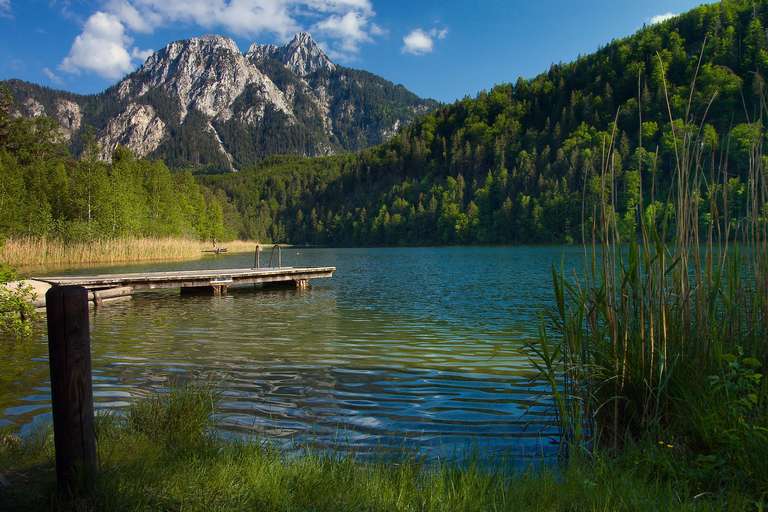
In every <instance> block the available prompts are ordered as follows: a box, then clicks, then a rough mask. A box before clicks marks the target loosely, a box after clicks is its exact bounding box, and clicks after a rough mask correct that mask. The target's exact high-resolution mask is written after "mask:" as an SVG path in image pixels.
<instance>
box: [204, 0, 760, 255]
mask: <svg viewBox="0 0 768 512" xmlns="http://www.w3.org/2000/svg"><path fill="white" fill-rule="evenodd" d="M765 27H768V2H766V1H765V0H761V1H757V2H752V1H743V0H727V1H724V2H722V3H718V4H713V5H707V6H702V7H700V8H697V9H694V10H692V11H690V12H688V13H687V14H685V15H682V16H679V17H677V18H674V19H672V20H670V21H667V22H665V23H663V24H661V25H656V26H649V27H646V28H643V29H642V30H640V31H639V32H638V33H637V34H635V35H633V36H631V37H628V38H626V39H622V40H617V41H614V42H612V43H610V44H608V45H607V46H606V47H604V48H602V49H600V50H599V51H597V52H596V53H594V54H592V55H590V56H586V57H583V58H580V59H578V60H577V61H575V62H573V63H569V64H558V65H554V66H552V67H551V68H550V69H549V71H547V72H546V73H543V74H541V75H539V76H537V77H535V78H534V79H531V80H522V79H520V80H518V81H517V82H516V83H514V84H506V85H500V86H498V87H495V88H494V89H492V90H490V91H487V92H483V93H481V94H479V95H478V96H477V97H476V98H474V99H466V100H463V101H459V102H457V103H455V104H453V105H450V106H446V107H443V108H440V109H438V110H437V111H435V112H433V113H430V114H428V115H426V116H424V117H422V118H420V119H419V120H418V121H416V122H415V123H413V124H412V125H410V126H408V127H406V128H405V129H403V130H402V131H401V132H400V133H399V134H398V135H397V136H395V137H394V138H393V139H392V140H391V141H389V142H388V143H385V144H383V145H381V146H378V147H376V148H372V149H369V150H365V151H363V152H361V153H360V154H359V155H357V156H356V157H354V158H352V157H344V158H330V159H323V160H322V161H321V162H317V161H313V160H302V159H273V160H271V161H267V162H265V163H264V164H263V165H261V166H259V167H258V168H256V169H253V170H251V171H249V172H247V173H243V174H242V175H239V176H231V177H224V178H220V179H212V180H210V184H212V185H213V186H216V187H219V188H221V189H223V190H224V191H225V192H226V193H227V194H228V195H229V196H230V198H232V200H233V201H235V203H236V204H237V205H238V208H239V210H240V211H241V213H242V216H243V226H242V227H241V230H242V232H243V233H244V234H247V235H249V236H255V237H272V238H275V239H281V240H282V239H286V240H290V241H293V242H314V243H330V244H396V243H407V244H428V243H429V244H431V243H509V242H543V241H569V240H574V239H576V240H578V239H579V238H580V236H581V235H580V233H581V222H582V212H585V215H586V220H587V221H588V222H589V213H590V211H591V207H590V204H591V200H592V199H593V197H594V194H596V193H597V187H598V184H597V182H596V181H595V178H594V176H595V174H596V173H597V172H598V170H599V169H600V168H601V165H602V160H603V157H604V156H605V155H606V151H605V149H606V148H607V147H608V146H609V144H610V141H611V140H612V136H611V134H612V133H614V131H613V121H614V119H616V126H615V135H614V136H613V140H614V141H615V145H614V147H613V151H612V156H613V159H614V162H615V176H616V183H617V186H616V191H615V192H616V209H617V210H618V213H619V214H620V215H622V216H625V217H626V229H627V230H628V231H631V230H632V227H633V215H634V210H633V208H634V206H633V205H635V204H637V200H638V198H639V194H641V193H642V194H643V197H644V198H645V200H646V203H648V202H651V201H656V202H657V203H658V204H657V205H656V206H657V207H658V208H663V206H664V205H663V203H664V200H665V198H666V194H665V192H664V191H665V190H668V186H669V185H670V176H671V174H672V169H673V168H674V163H673V162H674V153H675V143H674V141H675V137H673V130H672V124H671V123H670V121H669V119H670V111H671V113H672V117H673V118H674V119H675V120H676V121H675V123H674V126H675V131H674V133H675V134H676V136H677V138H678V139H679V138H680V136H681V134H682V131H683V129H689V130H690V133H693V134H694V138H696V139H697V140H698V141H699V146H698V148H699V149H698V150H697V152H698V153H697V154H699V156H701V158H702V161H703V162H704V163H703V165H704V171H705V172H706V173H707V174H709V173H710V172H713V169H712V162H717V163H719V162H723V163H724V164H727V169H728V178H732V180H731V182H730V183H729V187H731V188H732V189H733V190H732V193H733V196H732V197H733V198H734V203H733V207H734V211H736V210H737V209H738V206H739V204H738V202H739V201H740V200H742V201H743V200H744V198H745V197H746V194H745V193H744V192H745V188H744V187H745V185H744V183H743V182H742V181H740V176H743V174H744V172H745V169H746V165H747V161H748V152H747V149H748V148H749V147H750V146H751V145H752V144H753V143H755V142H756V141H758V140H760V139H761V135H762V133H763V132H764V127H763V124H762V121H759V120H760V111H761V109H760V105H761V101H762V102H764V100H762V98H763V97H764V92H765V83H764V78H763V77H765V76H768V42H767V41H766V32H765ZM705 40H706V44H705ZM702 48H703V56H702V59H701V65H700V66H699V57H700V55H702ZM697 69H698V74H697V73H696V70H697ZM695 75H696V76H697V78H696V85H695V88H694V91H693V93H691V87H690V84H691V83H692V82H693V79H694V76H695ZM665 83H666V88H665ZM667 97H668V98H669V104H670V106H669V108H668V106H667ZM689 100H690V112H689V115H688V116H687V117H686V112H687V111H688V105H689ZM710 102H711V104H710ZM763 104H764V103H763ZM705 113H706V116H705ZM705 118H706V119H705ZM683 119H687V120H688V124H687V125H686V124H685V123H684V121H683ZM703 120H706V123H705V126H703V128H702V129H701V131H699V128H698V126H699V124H700V123H701V122H702V121H703ZM754 120H758V121H759V122H757V123H754V124H747V123H748V122H749V121H754ZM641 123H642V125H641ZM686 126H687V128H686ZM699 133H700V135H696V134H699ZM641 134H642V139H641ZM650 169H656V170H657V172H655V173H653V176H651V173H650ZM638 170H640V171H642V174H641V173H640V172H638ZM641 177H642V183H643V184H644V186H643V190H642V191H641V190H640V183H641ZM652 178H653V179H652ZM654 181H655V184H654V185H653V186H652V185H651V183H652V182H654ZM585 184H586V186H585ZM739 198H741V199H739Z"/></svg>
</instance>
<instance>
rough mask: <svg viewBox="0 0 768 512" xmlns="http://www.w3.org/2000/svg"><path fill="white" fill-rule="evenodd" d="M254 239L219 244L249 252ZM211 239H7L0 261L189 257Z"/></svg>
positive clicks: (87, 261)
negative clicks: (67, 240) (78, 240)
mask: <svg viewBox="0 0 768 512" xmlns="http://www.w3.org/2000/svg"><path fill="white" fill-rule="evenodd" d="M255 244H256V242H249V241H244V240H235V241H231V242H225V243H220V244H219V247H225V248H226V249H227V252H229V253H236V252H251V251H253V250H254V247H255ZM212 248H213V246H212V245H211V243H210V242H202V241H200V240H190V239H184V238H123V239H100V240H91V241H88V242H71V243H68V242H64V241H61V240H57V239H52V238H37V237H24V238H10V239H8V240H6V241H5V242H4V243H3V244H2V245H0V261H2V262H4V263H7V264H9V265H12V266H15V267H35V266H46V265H61V264H84V265H86V264H92V263H126V262H136V261H159V260H191V259H197V258H201V257H203V256H204V255H205V254H206V253H204V252H203V250H210V249H212Z"/></svg>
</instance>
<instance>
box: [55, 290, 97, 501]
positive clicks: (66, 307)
mask: <svg viewBox="0 0 768 512" xmlns="http://www.w3.org/2000/svg"><path fill="white" fill-rule="evenodd" d="M45 305H46V313H47V316H48V354H49V364H50V367H51V403H52V406H53V437H54V445H55V447H56V478H57V482H58V487H59V491H60V492H63V493H66V494H73V495H81V494H87V493H89V492H90V491H91V490H92V489H93V486H94V480H95V476H96V431H95V429H94V421H93V388H92V383H91V338H90V332H89V321H88V291H87V290H86V289H85V288H83V287H82V286H54V287H53V288H51V289H50V290H48V293H46V294H45Z"/></svg>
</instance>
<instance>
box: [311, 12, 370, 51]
mask: <svg viewBox="0 0 768 512" xmlns="http://www.w3.org/2000/svg"><path fill="white" fill-rule="evenodd" d="M367 23H368V19H367V18H366V17H365V15H363V14H360V13H357V12H348V13H346V14H345V15H343V16H338V15H333V16H329V17H327V18H325V19H324V20H322V21H319V22H318V23H315V25H313V27H312V30H313V31H314V32H315V33H317V34H319V35H321V36H326V37H328V38H331V39H334V40H337V41H338V42H339V45H340V51H341V52H342V53H345V54H356V53H357V52H358V51H359V50H360V45H361V44H362V43H368V42H370V41H371V36H370V35H369V34H368V31H367V30H366V29H367V26H366V25H367Z"/></svg>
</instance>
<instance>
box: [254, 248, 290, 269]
mask: <svg viewBox="0 0 768 512" xmlns="http://www.w3.org/2000/svg"><path fill="white" fill-rule="evenodd" d="M275 255H277V261H276V262H277V266H275V265H273V264H272V263H273V260H275ZM253 268H283V251H282V247H281V246H280V244H275V245H273V246H272V251H271V252H270V254H269V261H268V262H267V265H266V267H262V266H261V244H256V250H255V251H254V253H253Z"/></svg>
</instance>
